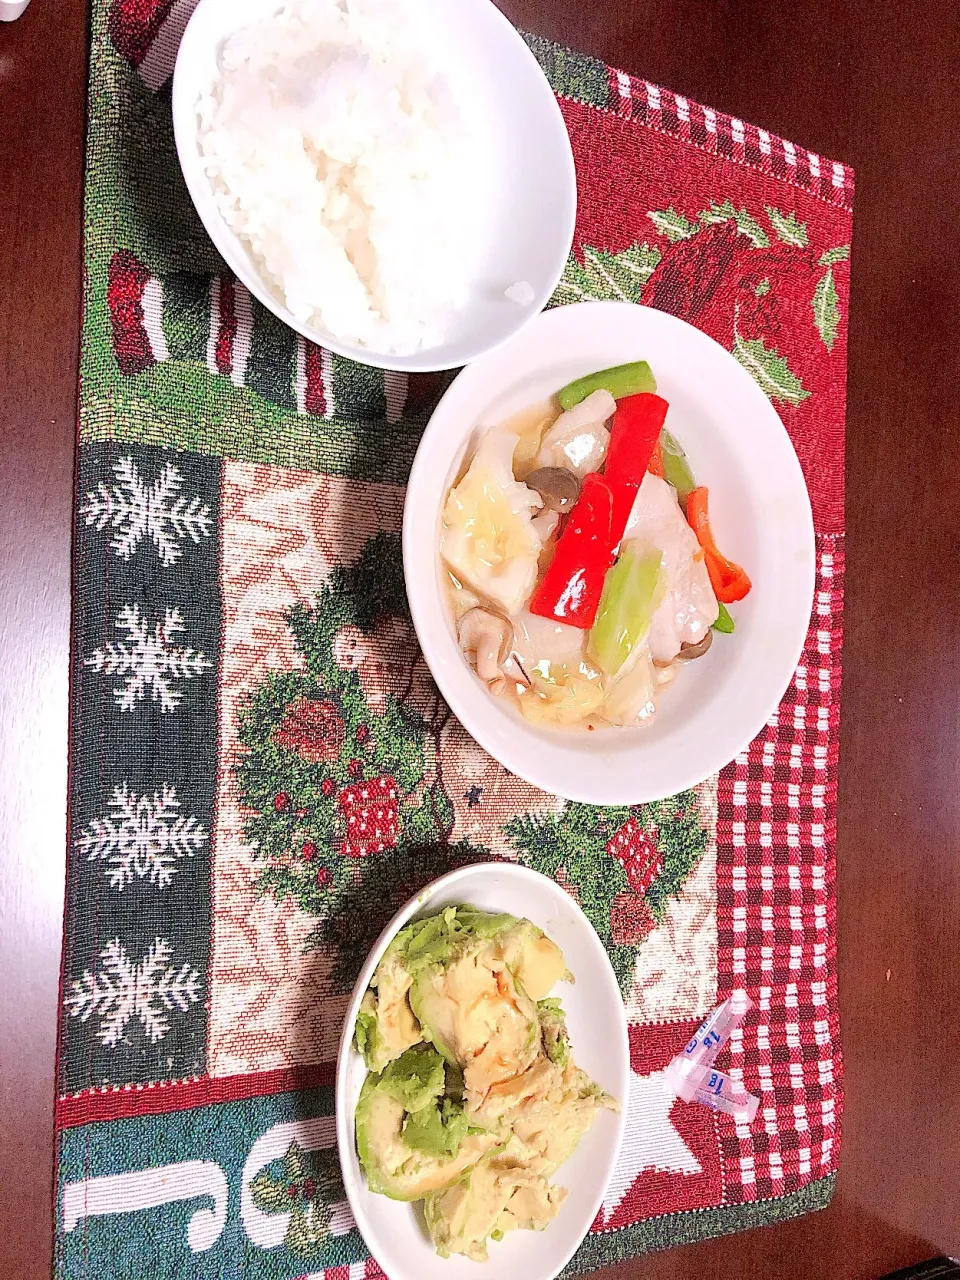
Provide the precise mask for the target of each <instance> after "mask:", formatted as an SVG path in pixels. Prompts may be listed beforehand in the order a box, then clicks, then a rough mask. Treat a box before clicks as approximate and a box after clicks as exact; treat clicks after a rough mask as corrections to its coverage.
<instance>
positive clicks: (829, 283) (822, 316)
mask: <svg viewBox="0 0 960 1280" xmlns="http://www.w3.org/2000/svg"><path fill="white" fill-rule="evenodd" d="M812 306H813V322H814V324H815V325H816V326H817V332H818V333H819V334H820V337H821V338H822V339H823V345H824V346H825V347H826V348H827V350H828V351H832V350H833V344H834V341H835V340H836V337H837V325H838V324H839V323H840V307H839V306H838V299H837V290H836V288H835V286H834V283H833V268H832V267H827V271H826V275H824V276H823V278H822V279H821V281H820V283H819V284H818V285H817V287H816V289H814V291H813V303H812Z"/></svg>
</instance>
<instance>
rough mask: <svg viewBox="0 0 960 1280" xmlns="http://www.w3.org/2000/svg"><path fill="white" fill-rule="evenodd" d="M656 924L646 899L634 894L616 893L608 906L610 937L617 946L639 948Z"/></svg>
mask: <svg viewBox="0 0 960 1280" xmlns="http://www.w3.org/2000/svg"><path fill="white" fill-rule="evenodd" d="M656 924H657V921H656V919H655V917H654V914H653V912H652V911H651V910H650V907H649V904H648V903H647V901H646V899H645V898H641V897H640V896H639V895H638V894H636V893H618V894H617V896H616V897H615V898H614V900H613V902H611V904H610V936H611V938H612V939H613V941H614V942H615V943H617V945H618V946H621V947H636V946H639V945H640V943H641V942H642V941H643V940H644V938H646V937H647V935H648V934H650V933H652V932H653V930H654V928H655V927H656Z"/></svg>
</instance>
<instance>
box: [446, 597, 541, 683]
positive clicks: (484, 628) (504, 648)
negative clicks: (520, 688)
mask: <svg viewBox="0 0 960 1280" xmlns="http://www.w3.org/2000/svg"><path fill="white" fill-rule="evenodd" d="M457 639H458V640H459V642H460V648H461V650H462V651H463V655H464V657H465V658H467V659H468V660H469V661H471V662H472V663H473V665H474V666H475V667H476V669H477V675H478V676H479V677H480V679H481V680H483V681H485V682H486V683H487V685H488V686H489V688H490V691H491V693H501V692H502V691H503V689H504V688H505V687H506V683H507V678H508V677H509V678H510V679H511V680H513V681H515V682H516V683H518V684H523V685H527V686H529V684H530V681H529V680H528V679H527V675H526V672H525V671H524V670H523V667H522V666H521V665H520V663H519V661H518V660H517V658H516V656H515V655H514V653H513V626H512V624H511V623H510V621H509V619H507V618H504V617H503V616H502V615H501V614H498V613H493V612H492V611H491V610H489V609H482V608H476V609H469V610H468V611H467V612H466V613H465V614H464V615H463V617H462V618H461V619H460V622H459V623H458V625H457Z"/></svg>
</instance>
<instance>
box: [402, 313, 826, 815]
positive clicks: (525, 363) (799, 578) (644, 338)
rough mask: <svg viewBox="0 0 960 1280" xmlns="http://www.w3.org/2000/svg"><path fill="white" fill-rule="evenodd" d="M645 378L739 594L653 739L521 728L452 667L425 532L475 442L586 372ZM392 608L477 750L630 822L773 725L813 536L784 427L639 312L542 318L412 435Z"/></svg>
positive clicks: (803, 601) (808, 589) (734, 376)
mask: <svg viewBox="0 0 960 1280" xmlns="http://www.w3.org/2000/svg"><path fill="white" fill-rule="evenodd" d="M631 360H648V361H649V363H650V365H651V367H652V369H653V372H654V374H655V376H656V379H657V386H658V390H659V393H660V394H661V395H662V396H663V397H664V398H665V399H666V400H668V401H669V403H670V412H669V414H668V416H667V426H668V427H669V429H670V430H671V431H672V432H673V434H674V435H675V436H676V437H677V439H678V440H679V441H680V443H681V444H682V445H683V447H684V449H685V450H686V452H687V454H688V456H689V458H690V462H691V464H692V466H693V470H694V474H695V475H696V477H697V480H698V482H699V483H700V484H702V485H706V486H707V487H708V488H709V490H710V514H711V522H712V525H713V530H714V533H715V535H716V539H717V544H718V546H719V547H720V548H721V550H722V551H723V552H724V554H725V555H728V556H730V558H731V559H733V560H735V561H736V562H737V563H738V564H742V565H743V566H744V568H745V569H746V570H747V572H748V573H749V575H750V577H751V579H752V581H753V590H752V591H751V592H750V594H749V595H748V596H747V597H746V599H745V600H743V601H741V602H740V603H739V604H736V605H733V606H731V613H732V614H733V616H734V618H735V621H736V632H735V633H734V634H733V635H729V636H727V635H718V636H716V637H715V638H714V644H713V647H712V648H711V650H710V652H709V653H708V654H706V655H705V656H704V657H702V658H700V659H699V660H698V661H696V662H691V663H689V664H688V665H687V666H686V667H685V668H684V669H683V670H682V671H681V672H680V673H679V674H678V676H677V678H676V680H675V681H674V683H673V684H672V685H670V686H669V687H668V688H667V689H665V690H664V691H663V692H662V694H661V695H660V698H659V705H658V710H657V714H656V717H655V718H654V720H653V723H652V724H650V725H647V726H644V727H642V728H635V729H625V728H614V727H610V728H607V729H597V730H596V731H594V732H586V731H584V730H579V729H577V730H571V729H543V728H538V727H536V726H534V725H531V724H529V723H528V722H527V721H525V720H524V719H523V717H522V716H521V715H520V713H519V712H518V711H517V709H516V708H515V707H514V706H513V705H512V704H511V702H510V701H509V700H508V699H505V698H495V697H493V696H492V695H491V694H490V693H489V692H488V690H487V688H486V686H485V685H483V684H481V682H480V681H479V679H478V678H477V676H476V674H475V672H474V671H473V670H472V669H471V668H470V667H469V666H468V665H467V663H466V662H465V661H464V659H463V656H462V654H461V652H460V649H459V646H458V644H457V638H456V633H455V628H454V626H453V624H452V621H451V618H450V615H449V611H448V609H447V607H446V601H445V598H444V591H443V586H442V577H443V569H442V566H441V563H440V558H439V555H438V550H437V548H438V543H439V534H440V515H441V511H442V508H443V503H444V499H445V496H446V493H447V491H448V489H449V487H450V485H451V483H452V482H453V479H454V477H455V476H456V474H457V471H458V469H459V467H460V465H461V462H462V460H463V457H464V455H465V454H466V452H467V451H468V449H471V448H472V447H473V446H474V445H475V444H476V442H477V440H478V439H479V437H480V436H481V435H482V434H483V432H484V431H485V430H487V429H489V428H490V427H491V426H493V425H495V424H497V423H499V422H502V421H503V420H504V419H506V418H508V417H510V416H511V415H512V414H514V413H517V412H518V411H519V410H520V409H522V408H524V407H525V406H527V405H531V404H535V403H537V402H538V401H542V400H546V399H547V398H548V397H549V396H550V395H552V394H553V393H554V392H556V391H558V390H559V389H560V388H561V387H562V386H564V385H565V384H566V383H567V382H569V381H571V380H572V379H573V378H577V377H580V376H582V375H583V374H585V373H589V372H591V371H593V370H595V369H603V368H607V367H609V366H611V365H616V364H621V363H626V362H627V361H631ZM403 563H404V574H405V577H406V584H407V595H408V598H409V601H410V609H411V612H412V614H413V621H414V625H415V627H416V630H417V635H418V637H419V640H420V645H421V648H422V649H423V652H424V656H425V658H426V660H427V664H428V665H429V667H430V670H431V672H432V673H433V677H434V679H435V680H436V682H437V684H438V686H439V688H440V691H441V693H442V694H443V696H444V698H445V699H446V700H447V702H448V704H449V705H450V707H451V709H452V710H453V712H454V714H455V715H456V716H457V718H458V719H459V720H460V722H461V723H462V724H463V726H464V727H465V728H466V729H467V730H468V731H469V732H470V733H471V734H472V735H473V736H474V738H476V740H477V742H479V743H480V745H481V746H482V747H483V748H484V749H485V750H487V751H489V753H490V754H491V755H492V756H494V757H495V758H496V759H497V760H499V761H500V763H501V764H503V765H504V766H505V767H506V768H508V769H510V770H511V771H512V772H513V773H516V774H518V775H519V776H520V777H521V778H525V779H526V780H527V781H528V782H531V783H533V785H534V786H537V787H542V788H543V790H544V791H549V792H555V793H557V794H558V795H561V796H564V797H565V798H566V799H569V800H581V801H585V802H587V803H590V804H639V803H641V802H643V801H648V800H658V799H662V798H663V797H664V796H670V795H675V794H676V793H677V792H678V791H682V790H683V789H684V788H685V787H689V786H693V785H695V784H696V783H698V782H702V781H703V779H704V778H707V777H709V776H710V775H711V774H713V773H715V772H716V771H717V770H718V769H721V768H722V767H723V766H724V765H725V764H727V763H728V762H729V761H730V760H732V759H733V758H734V756H735V755H736V754H737V753H738V752H739V751H742V750H743V748H744V747H746V746H747V744H748V743H749V742H750V741H751V740H752V739H753V738H754V737H755V736H756V734H757V733H759V732H760V730H761V729H762V728H763V726H764V724H765V723H766V721H767V719H768V718H769V716H770V715H771V714H772V712H773V711H774V710H775V709H776V707H777V704H778V703H779V701H780V699H781V697H782V696H783V692H784V690H785V689H786V687H787V685H788V684H789V683H790V679H791V677H792V676H793V673H794V671H795V669H796V665H797V661H798V659H799V657H800V654H801V652H802V649H803V642H804V638H805V636H806V633H807V626H808V623H809V620H810V608H811V604H812V600H813V585H814V568H815V550H814V536H813V518H812V516H811V512H810V500H809V497H808V495H807V489H806V485H805V483H804V479H803V473H802V472H801V470H800V464H799V462H798V461H797V456H796V454H795V453H794V450H793V446H792V444H791V443H790V439H789V437H788V436H787V433H786V431H785V430H784V427H783V424H782V423H781V421H780V419H779V418H778V417H777V414H776V412H775V411H774V410H773V408H772V407H771V405H770V402H769V401H768V400H767V398H766V396H765V395H764V394H763V392H762V391H761V390H760V388H759V387H758V386H757V384H756V383H755V382H754V381H753V379H752V378H751V377H750V375H749V374H748V373H747V372H746V370H744V369H743V368H742V367H741V366H740V365H739V364H738V363H737V361H736V360H735V359H734V358H733V356H732V355H731V354H730V353H729V352H728V351H725V350H724V349H723V348H722V347H721V346H720V345H719V344H718V343H716V342H714V341H713V339H712V338H708V337H707V335H706V334H704V333H701V332H700V330H699V329H695V328H693V326H692V325H689V324H686V323H685V322H684V321H682V320H678V319H676V318H675V317H674V316H670V315H667V314H665V313H664V312H662V311H655V310H653V309H651V308H649V307H639V306H632V305H630V304H629V303H622V302H586V303H578V304H576V305H575V306H569V307H557V308H556V309H554V310H553V311H548V312H546V313H544V314H543V315H541V316H540V317H539V318H538V319H537V320H536V321H535V322H534V323H533V324H531V325H529V326H528V327H527V328H526V329H525V330H524V331H523V332H522V333H520V334H518V335H517V336H516V337H515V338H514V340H513V341H512V342H510V343H509V344H508V345H506V346H504V347H501V348H500V349H499V350H498V351H495V352H492V353H491V354H490V355H488V356H486V357H485V358H484V359H482V360H478V361H477V362H476V363H475V364H473V365H471V366H470V367H469V368H467V369H465V370H464V371H463V372H462V373H461V374H460V375H459V377H458V378H456V379H455V381H454V382H453V383H452V384H451V386H450V388H449V389H448V391H447V393H446V394H445V395H444V397H443V399H442V400H441V401H440V404H439V405H438V406H437V409H436V411H435V412H434V414H433V417H432V418H431V419H430V422H429V424H428V426H427V429H426V431H425V432H424V435H423V439H422V441H421V443H420V447H419V450H418V451H417V456H416V459H415V460H414V464H413V469H412V471H411V473H410V482H409V485H408V487H407V496H406V506H405V510H404V521H403Z"/></svg>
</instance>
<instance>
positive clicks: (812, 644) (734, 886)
mask: <svg viewBox="0 0 960 1280" xmlns="http://www.w3.org/2000/svg"><path fill="white" fill-rule="evenodd" d="M842 618H843V539H842V535H828V534H819V535H818V536H817V585H816V595H815V599H814V610H813V617H812V620H811V625H810V630H809V632H808V635H807V640H806V644H805V646H804V651H803V657H802V659H801V662H800V665H799V667H798V668H797V672H796V675H795V677H794V679H793V681H792V683H791V685H790V688H789V689H788V691H787V693H786V695H785V696H784V698H783V701H782V702H781V704H780V706H779V708H778V709H777V711H776V712H775V713H774V715H773V716H772V717H771V718H770V720H769V722H768V723H767V727H766V729H765V730H764V732H763V733H761V734H760V735H759V736H758V737H757V738H756V739H755V740H754V741H753V742H752V743H751V745H750V747H749V748H748V749H747V751H745V752H744V753H743V754H741V755H740V756H738V757H737V759H736V760H735V761H734V762H733V763H732V764H731V765H729V766H728V767H727V768H726V769H724V770H723V772H722V774H721V775H720V790H719V815H720V816H719V822H718V827H717V884H718V902H717V970H718V973H719V975H720V984H721V989H720V995H721V996H725V995H727V994H729V991H730V990H732V989H733V988H735V987H745V988H746V990H747V991H748V992H749V994H750V996H751V997H752V999H753V1000H754V1001H755V1003H756V1005H757V1008H755V1009H754V1010H752V1011H751V1013H750V1015H749V1017H748V1019H747V1021H746V1022H745V1024H744V1026H743V1027H742V1028H741V1029H740V1031H738V1032H736V1033H735V1034H734V1035H733V1037H731V1041H730V1045H729V1047H728V1050H727V1051H726V1053H725V1055H724V1062H725V1065H726V1066H727V1068H728V1069H729V1071H730V1073H731V1075H733V1076H735V1077H738V1078H740V1079H742V1080H743V1081H744V1083H745V1085H746V1087H747V1088H748V1089H749V1090H750V1091H751V1092H752V1093H756V1094H757V1095H758V1096H759V1097H760V1100H761V1101H760V1109H759V1111H758V1112H757V1116H756V1119H755V1120H754V1122H753V1123H752V1124H749V1125H746V1124H735V1123H734V1122H733V1120H731V1119H730V1118H729V1117H725V1116H722V1117H720V1118H719V1122H720V1139H721V1147H722V1152H723V1164H724V1179H725V1194H724V1200H725V1202H726V1203H728V1204H736V1203H742V1202H744V1201H748V1200H763V1199H769V1198H770V1197H773V1196H780V1195H784V1194H786V1193H788V1192H791V1191H795V1190H797V1189H799V1188H800V1187H802V1186H803V1185H805V1184H806V1183H808V1182H810V1181H813V1180H814V1179H816V1178H821V1177H824V1176H825V1175H826V1174H828V1173H831V1172H832V1171H833V1169H834V1167H835V1159H836V1154H837V1152H838V1149H839V1136H840V1119H841V1112H842V1094H841V1088H840V1085H841V1074H842V1059H841V1053H840V1039H839V1021H838V1013H837V971H836V896H835V865H834V847H835V839H836V817H835V814H836V786H837V784H836V776H837V754H838V738H839V729H840V677H841V659H840V652H841V644H842V639H843V622H842Z"/></svg>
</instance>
